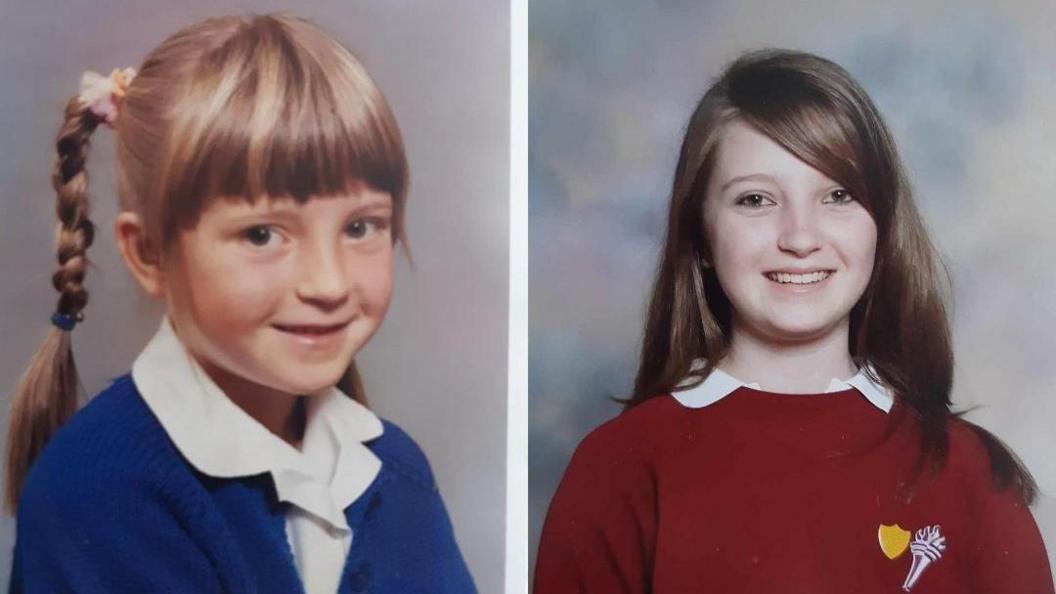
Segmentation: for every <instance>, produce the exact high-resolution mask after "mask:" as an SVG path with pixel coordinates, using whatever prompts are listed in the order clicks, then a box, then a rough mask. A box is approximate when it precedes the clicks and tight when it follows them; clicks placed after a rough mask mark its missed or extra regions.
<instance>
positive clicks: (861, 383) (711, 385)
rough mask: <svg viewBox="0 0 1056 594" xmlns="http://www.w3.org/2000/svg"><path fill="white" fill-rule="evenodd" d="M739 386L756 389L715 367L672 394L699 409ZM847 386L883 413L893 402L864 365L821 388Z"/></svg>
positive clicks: (701, 362) (837, 389) (830, 389)
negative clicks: (696, 381)
mask: <svg viewBox="0 0 1056 594" xmlns="http://www.w3.org/2000/svg"><path fill="white" fill-rule="evenodd" d="M703 366H704V360H703V359H698V360H696V361H694V362H693V367H692V369H694V370H696V369H700V368H701V367H703ZM870 369H871V368H870ZM874 374H875V371H874ZM691 381H692V380H690V379H686V380H683V381H682V383H680V384H679V386H682V385H685V384H688V383H690V382H691ZM741 387H747V388H752V389H755V390H759V389H760V388H759V384H756V383H751V384H748V383H745V382H743V381H741V380H739V379H737V378H735V377H733V376H732V375H730V374H728V373H726V372H725V371H723V370H721V369H719V368H718V367H716V368H715V369H713V370H712V371H711V374H710V375H708V377H707V378H705V379H704V381H703V382H701V383H700V384H699V385H697V386H694V387H692V388H689V389H685V390H677V389H676V391H674V392H673V393H672V395H673V396H674V397H675V400H677V401H678V402H679V403H680V404H681V405H682V406H686V407H689V408H703V407H705V406H708V405H709V404H715V403H716V402H718V401H719V400H722V399H723V398H725V397H726V396H729V395H730V394H732V393H733V391H734V390H736V389H738V388H741ZM849 388H854V389H856V390H858V392H859V393H861V395H862V396H865V399H866V400H868V401H869V402H870V403H871V404H872V405H873V406H875V407H876V408H879V409H880V410H882V411H884V412H885V413H887V412H890V411H891V406H892V405H893V404H894V402H895V397H894V394H893V392H892V391H891V390H890V389H889V388H887V387H886V386H884V385H882V384H879V383H877V382H874V381H873V379H872V378H871V377H869V374H868V373H866V367H862V368H861V369H859V370H858V373H857V374H855V376H854V377H852V378H850V379H846V380H840V379H836V378H833V379H832V381H831V382H829V387H828V388H826V389H825V393H830V392H840V391H842V390H847V389H849Z"/></svg>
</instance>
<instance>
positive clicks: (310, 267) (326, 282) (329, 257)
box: [296, 245, 350, 311]
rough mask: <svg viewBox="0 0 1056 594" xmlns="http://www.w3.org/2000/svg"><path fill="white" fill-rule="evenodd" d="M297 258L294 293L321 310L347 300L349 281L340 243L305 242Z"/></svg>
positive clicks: (331, 307) (332, 307)
mask: <svg viewBox="0 0 1056 594" xmlns="http://www.w3.org/2000/svg"><path fill="white" fill-rule="evenodd" d="M306 247H307V249H306V250H305V253H304V255H303V257H302V258H301V261H300V268H301V270H300V274H299V282H298V283H297V287H296V292H297V296H298V297H299V298H300V299H301V300H302V301H305V302H308V303H311V304H313V305H315V306H317V307H319V308H320V309H323V310H327V311H329V310H333V309H337V308H339V307H341V306H342V305H344V304H345V303H346V302H347V301H348V297H349V292H350V282H349V279H348V276H347V272H346V270H345V266H344V260H343V258H344V254H343V253H342V251H341V249H340V247H339V246H324V245H315V246H310V247H308V246H306Z"/></svg>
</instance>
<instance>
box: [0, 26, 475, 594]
mask: <svg viewBox="0 0 1056 594" xmlns="http://www.w3.org/2000/svg"><path fill="white" fill-rule="evenodd" d="M82 85H83V88H82V92H81V94H80V95H78V96H77V97H75V98H73V99H72V100H71V101H70V102H69V104H68V105H67V107H66V113H65V120H64V122H63V125H62V129H61V131H60V132H59V136H58V141H57V149H58V160H57V161H56V166H55V170H54V174H53V182H54V186H55V189H56V191H57V193H58V206H57V212H58V217H59V231H58V256H59V262H60V267H59V270H58V271H57V272H56V273H55V275H54V279H53V280H54V285H55V287H56V289H57V290H58V291H59V293H60V297H59V302H58V307H57V311H56V313H55V315H54V316H53V317H52V322H53V323H54V325H55V328H54V329H52V331H51V334H50V335H49V336H48V338H47V341H46V343H45V345H44V346H43V348H42V349H41V350H40V352H39V353H38V354H37V356H36V358H35V359H34V360H33V362H32V364H31V367H30V369H29V370H28V371H27V372H26V375H25V377H24V378H23V381H22V383H21V386H20V388H19V390H18V393H17V394H16V396H15V400H14V405H13V412H12V420H11V428H10V433H9V440H8V441H9V443H8V459H7V475H6V479H7V480H6V485H5V486H6V496H7V504H8V506H9V507H11V508H16V507H17V517H18V535H17V542H16V546H15V553H14V568H13V572H12V587H11V589H12V591H13V592H27V593H29V592H60V591H61V592H100V593H103V592H106V593H114V592H137V593H138V592H196V593H208V592H216V593H219V592H224V593H232V594H233V593H263V592H282V593H291V592H308V593H311V594H315V593H324V592H325V593H327V594H331V593H333V592H342V593H350V592H363V591H369V592H372V593H383V592H390V593H401V594H402V593H407V592H451V593H455V592H458V593H463V592H474V591H475V589H474V586H473V582H472V579H471V578H470V575H469V573H468V571H467V569H466V566H465V563H464V562H463V559H462V556H461V554H460V552H459V550H458V547H457V545H456V543H455V540H454V536H453V533H452V529H451V525H450V522H449V520H448V517H447V513H446V511H445V509H444V505H443V503H442V501H441V499H440V496H439V494H438V492H437V488H436V483H435V482H434V479H433V476H432V474H431V473H430V470H429V465H428V463H427V461H426V459H425V457H424V456H423V454H422V452H421V451H420V450H419V449H418V447H417V446H416V445H415V443H414V442H413V441H412V440H411V439H410V438H409V437H408V436H407V435H406V434H404V433H403V432H402V431H401V430H400V429H399V428H398V427H396V426H395V425H393V424H391V423H389V422H387V421H383V420H380V419H379V418H378V417H377V416H375V415H374V413H373V412H371V411H370V409H368V408H366V406H364V404H363V403H364V402H365V399H364V396H363V392H362V386H361V385H360V384H359V382H358V375H357V373H356V370H355V366H354V365H353V357H354V356H355V355H356V353H357V352H358V351H359V349H360V348H362V346H363V345H364V343H366V341H367V340H369V339H370V337H371V336H372V335H373V334H374V332H375V330H377V328H378V326H379V324H381V322H382V319H383V317H384V315H385V311H386V308H387V306H388V304H389V299H390V294H391V289H392V273H393V254H394V248H395V246H396V244H398V243H399V242H401V241H402V240H403V239H404V235H403V234H404V209H405V204H406V197H407V179H408V174H407V163H406V157H405V155H404V150H403V145H402V141H401V139H400V134H399V130H398V128H397V125H396V121H395V120H394V119H393V116H392V113H391V112H390V110H389V107H388V105H387V103H386V101H385V99H384V98H383V96H382V94H381V92H380V91H379V90H378V88H377V87H376V86H375V84H374V83H373V81H372V80H371V79H370V77H369V76H368V75H367V73H366V72H365V71H364V69H363V67H362V66H360V64H359V63H358V62H357V61H356V60H355V58H353V57H352V55H351V54H350V53H349V52H348V51H347V50H346V49H345V48H343V47H342V46H341V45H339V44H338V43H337V42H336V41H334V40H333V39H332V38H331V37H329V36H328V35H327V34H326V33H324V32H323V31H321V30H320V29H319V28H317V27H316V26H314V25H312V24H310V23H307V22H305V21H302V20H299V19H296V18H292V17H289V16H283V15H269V16H254V17H247V18H236V17H229V18H218V19H211V20H207V21H204V22H202V23H199V24H196V25H193V26H191V27H188V28H186V29H184V30H182V31H179V32H177V33H176V34H174V35H173V36H171V37H170V38H168V39H167V40H165V41H164V42H163V43H162V44H161V45H160V46H159V47H158V48H156V49H155V50H154V51H152V52H151V53H150V54H149V55H148V56H147V57H146V59H145V60H144V62H143V64H142V65H141V66H140V68H139V69H138V72H137V71H132V70H131V69H126V70H121V71H115V72H114V74H113V75H111V77H109V78H106V77H101V76H98V75H86V77H85V80H84V81H83V83H82ZM100 124H103V125H106V126H110V127H112V128H114V129H115V131H116V133H117V165H118V176H117V179H118V190H119V195H120V204H121V212H120V214H119V215H118V217H117V220H116V223H115V226H114V228H115V231H116V239H117V244H118V247H119V249H120V252H121V255H122V256H123V258H124V261H125V263H126V264H127V265H128V268H129V270H130V271H131V273H132V275H133V277H135V279H136V280H137V281H138V283H139V284H140V285H141V286H142V287H143V289H144V290H145V291H146V292H147V293H148V294H149V295H151V296H153V297H155V298H158V299H163V300H164V302H165V305H166V312H167V315H166V316H165V318H164V319H163V320H162V322H161V325H160V328H159V330H158V332H157V334H156V335H155V336H154V338H153V339H152V340H151V341H150V343H149V344H148V345H147V347H146V348H145V349H144V350H143V352H142V353H141V354H140V355H139V357H138V358H137V359H136V361H135V362H134V363H133V365H132V372H131V374H129V375H126V376H124V377H121V378H119V379H117V380H116V381H115V382H114V383H113V385H111V386H110V387H109V388H107V389H106V390H104V391H103V392H102V393H101V394H99V395H98V396H97V397H95V398H94V399H93V400H92V401H91V402H90V403H89V404H88V405H87V406H86V407H84V409H83V410H81V411H80V412H78V413H77V414H76V415H74V416H73V418H72V419H69V417H70V416H71V415H72V414H73V412H74V409H75V406H76V405H75V403H76V389H77V386H78V380H77V375H76V371H75V369H74V365H73V358H72V354H71V350H70V332H71V331H72V330H73V329H74V326H75V325H76V323H77V322H78V321H79V320H80V319H81V315H82V310H83V309H84V306H85V302H86V301H87V293H86V291H85V288H84V286H83V280H84V274H85V269H86V266H87V260H86V258H85V250H86V249H87V248H88V247H89V246H90V245H91V243H92V237H93V229H94V225H93V223H92V222H91V221H90V220H89V218H88V212H89V208H88V195H87V187H86V186H87V174H86V172H85V168H84V167H85V157H86V154H87V151H88V139H89V136H90V135H91V133H92V132H93V131H94V130H95V129H96V128H97V127H99V125H100ZM339 383H340V384H341V388H342V389H338V388H337V387H336V386H337V385H338V384H339ZM67 419H69V420H68V422H67ZM60 426H61V429H60Z"/></svg>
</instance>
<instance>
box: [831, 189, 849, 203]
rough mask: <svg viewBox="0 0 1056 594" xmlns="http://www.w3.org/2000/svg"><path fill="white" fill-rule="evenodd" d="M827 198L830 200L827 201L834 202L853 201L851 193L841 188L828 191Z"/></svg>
mask: <svg viewBox="0 0 1056 594" xmlns="http://www.w3.org/2000/svg"><path fill="white" fill-rule="evenodd" d="M829 198H830V200H827V202H832V203H834V204H847V203H850V202H854V196H851V193H850V192H848V191H847V190H844V189H843V188H840V189H838V190H833V191H831V192H829Z"/></svg>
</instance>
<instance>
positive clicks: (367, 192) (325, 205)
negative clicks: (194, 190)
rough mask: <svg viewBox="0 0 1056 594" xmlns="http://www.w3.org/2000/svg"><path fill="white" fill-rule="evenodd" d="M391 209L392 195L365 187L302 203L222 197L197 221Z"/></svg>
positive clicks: (272, 198) (288, 198)
mask: <svg viewBox="0 0 1056 594" xmlns="http://www.w3.org/2000/svg"><path fill="white" fill-rule="evenodd" d="M392 206H393V200H392V195H391V194H389V193H388V192H385V191H382V190H377V189H374V188H371V187H370V186H367V185H365V184H357V185H355V186H353V187H352V188H350V189H348V190H345V191H342V192H337V193H333V194H313V195H311V196H309V197H308V198H307V199H306V200H302V199H298V198H295V197H293V196H289V195H286V196H259V197H255V198H249V197H245V196H226V197H222V198H218V199H216V200H213V201H212V202H211V203H210V204H209V205H208V206H207V207H206V208H205V210H203V211H202V214H201V218H200V219H199V220H200V221H202V220H205V219H214V218H218V217H223V218H227V217H239V216H250V215H259V214H290V215H296V216H302V217H312V216H317V217H323V218H325V217H330V216H338V215H340V214H341V213H344V212H349V211H359V210H363V209H372V210H374V209H386V210H391V209H392Z"/></svg>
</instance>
